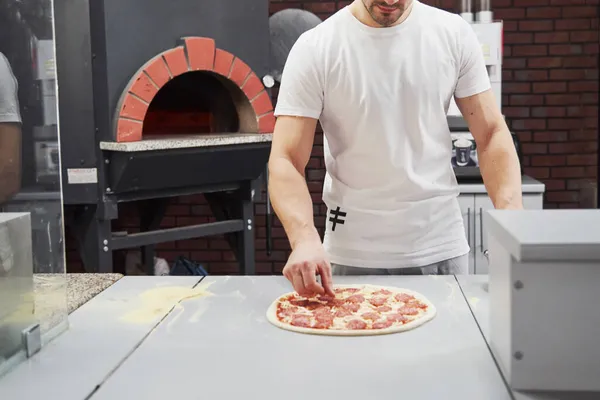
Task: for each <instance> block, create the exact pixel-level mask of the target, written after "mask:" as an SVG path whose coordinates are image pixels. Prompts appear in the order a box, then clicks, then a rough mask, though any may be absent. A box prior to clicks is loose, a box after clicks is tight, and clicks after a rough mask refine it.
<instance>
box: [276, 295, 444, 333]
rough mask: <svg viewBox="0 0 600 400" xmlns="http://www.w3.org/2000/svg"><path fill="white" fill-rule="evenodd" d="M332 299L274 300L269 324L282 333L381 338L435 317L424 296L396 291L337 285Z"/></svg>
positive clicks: (328, 297)
mask: <svg viewBox="0 0 600 400" xmlns="http://www.w3.org/2000/svg"><path fill="white" fill-rule="evenodd" d="M334 293H335V297H330V296H326V295H318V296H315V297H311V298H305V297H301V296H300V295H298V294H297V293H295V292H292V293H287V294H284V295H283V296H281V297H279V298H278V299H276V300H275V301H274V302H273V303H272V304H271V306H270V307H269V309H268V311H267V319H268V320H269V322H271V323H272V324H274V325H275V326H278V327H280V328H282V329H287V330H290V331H295V332H302V333H314V334H320V335H336V336H359V335H382V334H388V333H396V332H403V331H407V330H409V329H414V328H416V327H418V326H420V325H422V324H424V323H426V322H427V321H430V320H431V319H432V318H433V317H434V316H435V315H436V309H435V306H434V305H433V304H432V303H431V302H429V301H428V300H427V299H426V298H425V297H424V296H423V295H421V294H419V293H417V292H414V291H411V290H408V289H400V288H395V287H384V286H376V285H336V286H335V288H334Z"/></svg>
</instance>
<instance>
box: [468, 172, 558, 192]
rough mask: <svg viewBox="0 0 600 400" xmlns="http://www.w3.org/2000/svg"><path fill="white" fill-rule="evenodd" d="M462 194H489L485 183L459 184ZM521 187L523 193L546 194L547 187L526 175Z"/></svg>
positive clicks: (522, 179)
mask: <svg viewBox="0 0 600 400" xmlns="http://www.w3.org/2000/svg"><path fill="white" fill-rule="evenodd" d="M458 187H459V189H460V193H487V190H486V189H485V185H484V184H483V182H475V183H470V182H462V183H461V182H459V184H458ZM521 187H522V190H523V193H544V191H545V187H546V185H544V184H543V183H542V182H540V181H538V180H537V179H534V178H532V177H530V176H527V175H524V176H523V177H522V178H521Z"/></svg>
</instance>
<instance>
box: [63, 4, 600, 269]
mask: <svg viewBox="0 0 600 400" xmlns="http://www.w3.org/2000/svg"><path fill="white" fill-rule="evenodd" d="M424 2H425V3H427V4H431V5H433V6H436V7H440V8H443V9H447V10H452V9H453V7H454V2H453V1H452V0H450V1H447V0H425V1H424ZM349 3H350V1H318V0H312V1H309V0H305V1H296V0H271V12H276V11H279V10H282V9H285V8H304V9H307V10H310V11H312V12H314V13H315V14H317V15H319V16H320V17H321V18H323V19H324V18H327V17H328V16H329V15H331V14H332V13H333V12H335V11H336V10H338V9H339V8H341V7H343V6H345V5H347V4H349ZM598 3H599V0H493V1H492V7H493V10H494V13H495V16H496V18H498V19H503V20H504V24H505V25H504V29H505V35H504V70H503V75H504V76H503V83H504V86H503V105H504V107H503V111H504V113H505V115H506V117H507V120H508V123H509V127H510V128H511V129H512V130H513V131H514V132H516V133H517V134H518V136H519V138H520V140H521V141H522V144H523V165H524V167H525V172H526V173H527V174H528V175H531V176H533V177H534V178H537V179H540V180H541V181H543V182H544V183H545V184H546V186H547V194H546V201H545V203H546V204H545V206H546V207H547V208H559V207H562V208H578V207H581V206H583V205H584V204H583V191H582V188H584V187H586V185H588V184H589V182H592V181H594V180H595V178H596V174H597V153H598V57H599V49H598V48H599V40H598V30H599V27H598V19H599V18H598ZM275 98H276V95H275ZM322 154H323V147H322V136H321V133H319V134H318V135H317V138H316V141H315V146H314V150H313V154H312V157H311V159H310V162H309V167H308V171H307V179H308V186H309V189H310V191H311V193H312V197H313V201H314V204H315V207H314V210H315V213H314V214H315V219H316V224H317V227H318V228H319V230H320V231H321V233H322V229H323V226H324V220H325V207H324V205H323V204H322V201H321V188H322V182H323V177H324V170H323V160H322ZM126 214H129V217H128V218H127V219H126V220H125V219H123V220H121V221H119V225H120V226H121V227H125V228H127V229H130V230H135V229H136V227H137V220H136V218H135V210H134V207H131V206H130V207H123V208H122V210H121V215H126ZM264 214H265V204H264V203H262V204H257V205H256V226H257V230H256V261H257V270H258V272H259V273H262V274H270V273H279V272H280V271H281V269H282V268H283V266H284V264H285V261H286V258H287V255H288V252H289V246H288V243H287V239H286V237H285V234H284V231H283V228H282V227H281V224H280V223H279V221H277V219H276V218H275V219H274V222H273V245H274V250H273V253H272V255H271V256H270V257H269V256H267V255H266V239H265V237H266V230H265V215H264ZM210 218H212V217H211V216H210V212H209V210H208V207H207V206H206V203H205V202H204V199H203V197H202V196H192V197H184V198H180V199H177V200H176V201H175V202H174V203H173V204H172V205H171V206H170V207H169V210H168V213H167V217H166V218H165V221H164V223H163V226H164V227H169V226H181V225H188V224H192V223H200V222H203V221H208V220H209V219H210ZM71 242H72V241H71V240H69V238H67V246H68V248H69V249H70V250H69V252H68V256H67V257H68V260H69V266H68V268H69V270H78V269H79V268H80V265H79V263H78V258H77V256H76V254H75V252H74V251H73V250H72V246H70V245H69V244H70V243H71ZM158 250H159V255H161V256H163V257H165V258H167V260H169V261H172V260H173V258H174V257H176V256H178V255H184V256H187V257H190V258H192V259H194V260H196V261H198V262H202V263H204V264H205V265H206V266H207V267H208V269H209V272H210V273H213V274H225V273H235V272H236V271H237V263H236V262H235V258H234V256H233V254H232V252H231V251H230V250H229V248H228V245H227V243H226V242H225V241H224V240H223V239H222V238H208V239H198V240H190V241H182V242H178V243H166V244H163V245H160V246H158ZM115 260H116V261H115V262H116V264H117V265H116V267H117V268H118V267H119V266H120V264H121V263H122V262H121V260H120V258H119V257H118V256H117V257H116V258H115Z"/></svg>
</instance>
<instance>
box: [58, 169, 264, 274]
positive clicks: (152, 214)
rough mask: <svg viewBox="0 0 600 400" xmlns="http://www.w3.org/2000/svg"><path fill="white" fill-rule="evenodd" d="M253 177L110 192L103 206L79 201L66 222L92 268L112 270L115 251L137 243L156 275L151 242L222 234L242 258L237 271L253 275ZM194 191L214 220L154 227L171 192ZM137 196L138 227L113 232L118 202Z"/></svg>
mask: <svg viewBox="0 0 600 400" xmlns="http://www.w3.org/2000/svg"><path fill="white" fill-rule="evenodd" d="M254 183H255V182H254V181H242V182H239V183H233V184H229V185H222V184H213V185H202V186H198V187H194V188H190V189H187V190H178V191H173V190H169V191H162V192H160V191H153V192H147V193H145V194H144V193H136V195H135V196H128V195H119V194H108V195H106V196H105V201H104V202H103V203H102V205H101V206H98V205H88V206H85V207H77V208H76V209H75V210H74V211H75V212H73V213H70V214H69V220H68V224H69V226H70V227H71V228H72V229H73V231H74V232H73V233H74V234H75V235H74V236H75V237H76V239H77V241H78V243H77V244H78V250H79V254H80V256H81V259H82V261H83V263H84V265H85V267H86V269H88V270H91V271H94V272H100V273H107V272H112V271H113V269H112V267H113V254H112V253H113V251H115V250H120V249H131V248H138V247H139V248H141V250H142V262H143V263H144V265H145V267H146V273H147V274H148V275H154V245H155V244H158V243H164V242H170V241H178V240H187V239H193V238H200V237H205V236H213V235H221V234H225V237H226V238H227V240H228V242H229V243H230V245H231V248H232V249H233V250H234V253H235V255H236V258H237V260H238V261H239V263H240V273H242V274H245V275H254V274H255V271H256V269H255V262H254V206H253V197H254V193H255V191H254V189H253V184H254ZM198 193H203V194H204V195H205V197H206V199H207V200H208V203H209V205H210V207H211V209H212V211H213V214H214V216H215V218H216V219H217V222H211V223H205V224H198V225H191V226H183V227H176V228H168V229H158V227H159V226H160V223H161V221H162V219H163V217H164V215H165V211H166V208H167V204H168V201H169V198H170V197H174V196H178V195H186V194H198ZM136 200H143V206H142V209H141V213H140V232H139V233H132V234H127V233H125V234H123V233H120V232H113V231H112V221H114V220H116V219H117V218H118V216H119V212H118V206H119V203H123V202H128V201H136Z"/></svg>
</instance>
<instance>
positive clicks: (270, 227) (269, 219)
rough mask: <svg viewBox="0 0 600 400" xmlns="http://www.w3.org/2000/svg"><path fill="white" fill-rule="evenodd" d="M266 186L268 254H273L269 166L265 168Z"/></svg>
mask: <svg viewBox="0 0 600 400" xmlns="http://www.w3.org/2000/svg"><path fill="white" fill-rule="evenodd" d="M265 187H266V190H265V192H266V194H267V201H266V203H267V204H266V208H267V210H266V211H267V212H266V215H265V225H266V227H265V228H266V236H267V238H266V239H267V256H271V253H272V251H273V238H272V235H271V229H272V223H271V220H272V218H271V198H270V196H269V167H268V166H267V168H266V169H265Z"/></svg>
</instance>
